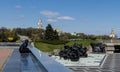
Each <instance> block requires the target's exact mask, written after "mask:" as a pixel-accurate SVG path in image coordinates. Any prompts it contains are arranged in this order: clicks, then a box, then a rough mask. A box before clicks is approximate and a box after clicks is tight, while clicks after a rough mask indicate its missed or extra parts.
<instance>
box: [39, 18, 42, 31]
mask: <svg viewBox="0 0 120 72" xmlns="http://www.w3.org/2000/svg"><path fill="white" fill-rule="evenodd" d="M38 28H39V29H42V19H39V20H38Z"/></svg>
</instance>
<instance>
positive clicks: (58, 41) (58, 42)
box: [40, 40, 69, 45]
mask: <svg viewBox="0 0 120 72" xmlns="http://www.w3.org/2000/svg"><path fill="white" fill-rule="evenodd" d="M40 42H42V43H47V44H53V45H59V44H66V43H68V42H69V41H68V40H52V41H50V40H40Z"/></svg>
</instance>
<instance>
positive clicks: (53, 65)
mask: <svg viewBox="0 0 120 72" xmlns="http://www.w3.org/2000/svg"><path fill="white" fill-rule="evenodd" d="M29 49H30V50H31V52H32V54H33V55H34V56H35V57H36V59H37V60H38V61H39V62H40V63H41V64H42V65H43V66H44V67H45V69H46V70H47V71H48V72H73V71H72V70H70V69H68V68H67V67H65V66H63V65H62V64H60V63H58V62H56V61H55V60H54V59H52V58H50V57H49V56H48V55H46V54H45V53H43V52H41V51H40V50H38V49H37V48H35V47H33V46H29Z"/></svg>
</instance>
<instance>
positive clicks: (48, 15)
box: [40, 11, 59, 18]
mask: <svg viewBox="0 0 120 72" xmlns="http://www.w3.org/2000/svg"><path fill="white" fill-rule="evenodd" d="M40 14H42V15H45V16H46V17H49V18H51V17H55V16H58V15H59V13H58V12H52V11H41V12H40Z"/></svg>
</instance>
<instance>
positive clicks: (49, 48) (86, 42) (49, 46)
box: [34, 40, 97, 52]
mask: <svg viewBox="0 0 120 72" xmlns="http://www.w3.org/2000/svg"><path fill="white" fill-rule="evenodd" d="M91 42H97V41H94V40H79V41H77V43H78V44H80V43H82V44H83V46H89V45H90V43H91ZM73 44H74V41H70V42H68V43H67V45H70V46H72V45H73ZM34 45H35V47H36V48H38V49H40V50H41V51H43V52H51V51H53V50H54V49H62V48H63V47H64V45H63V44H60V45H52V44H46V43H42V42H35V43H34Z"/></svg>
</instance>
